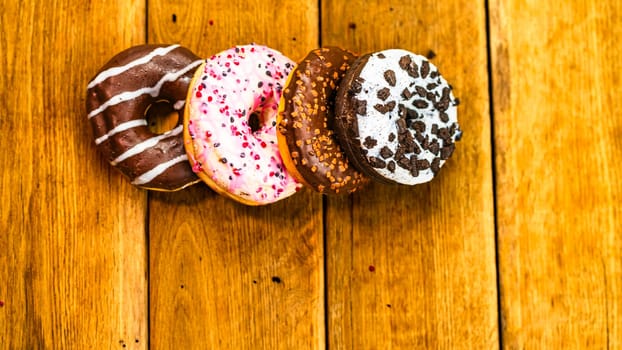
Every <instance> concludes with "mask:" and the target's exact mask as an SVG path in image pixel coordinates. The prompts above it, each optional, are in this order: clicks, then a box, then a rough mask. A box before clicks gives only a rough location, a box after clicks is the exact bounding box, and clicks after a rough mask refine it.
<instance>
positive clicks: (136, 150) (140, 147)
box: [110, 125, 183, 166]
mask: <svg viewBox="0 0 622 350" xmlns="http://www.w3.org/2000/svg"><path fill="white" fill-rule="evenodd" d="M182 131H183V125H179V126H177V127H176V128H175V129H172V130H169V131H167V132H165V133H164V134H161V135H158V136H154V137H152V138H150V139H148V140H145V141H143V142H141V143H139V144H136V145H134V147H132V148H130V149H128V150H127V151H125V152H123V154H121V155H120V156H118V157H117V158H115V159H114V160H113V161H111V162H110V164H112V165H113V166H114V165H117V164H119V163H121V162H122V161H124V160H126V159H128V158H130V157H133V156H135V155H137V154H140V153H142V152H143V151H145V150H146V149H147V148H150V147H153V146H155V145H157V144H158V142H160V141H162V140H163V139H165V138H167V137H171V136H177V135H179V134H181V132H182Z"/></svg>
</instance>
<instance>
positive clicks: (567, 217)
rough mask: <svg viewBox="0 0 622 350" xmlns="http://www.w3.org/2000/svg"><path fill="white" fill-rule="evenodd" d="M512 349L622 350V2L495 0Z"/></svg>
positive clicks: (506, 324)
mask: <svg viewBox="0 0 622 350" xmlns="http://www.w3.org/2000/svg"><path fill="white" fill-rule="evenodd" d="M490 13H491V21H490V23H491V37H492V40H491V48H492V63H493V68H494V69H493V87H494V91H495V93H494V116H495V147H496V150H497V152H496V155H497V156H496V164H497V169H496V174H497V191H496V192H497V198H498V208H499V211H498V225H499V226H498V227H499V260H500V273H501V292H502V293H501V297H502V299H501V306H502V315H503V339H504V344H505V347H506V348H510V349H515V348H516V349H519V348H520V349H522V348H534V347H535V348H548V349H565V348H594V349H596V348H598V349H603V348H608V349H609V348H610V349H617V348H621V347H622V330H621V325H622V238H621V237H620V232H622V231H621V230H620V227H621V226H622V219H621V218H622V209H621V207H620V201H621V199H622V181H621V180H620V179H621V178H622V167H621V166H620V164H619V159H620V158H621V157H622V141H621V138H620V135H622V118H620V113H619V111H618V108H617V106H616V103H617V102H618V101H619V99H620V97H619V96H620V95H621V93H622V88H621V84H620V83H621V80H620V71H622V64H621V63H620V60H619V57H620V55H621V54H622V48H621V47H620V44H619V42H618V38H620V37H621V36H622V24H621V23H622V22H621V21H620V20H621V19H622V3H620V2H619V1H609V2H590V1H572V2H564V3H555V4H553V3H542V2H539V3H537V4H536V3H525V2H524V1H491V2H490Z"/></svg>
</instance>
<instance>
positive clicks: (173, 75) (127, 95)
mask: <svg viewBox="0 0 622 350" xmlns="http://www.w3.org/2000/svg"><path fill="white" fill-rule="evenodd" d="M202 62H203V61H202V60H197V61H194V62H192V63H190V64H189V65H187V66H185V67H184V68H182V69H181V70H178V71H176V72H170V73H167V74H165V75H164V76H163V77H162V79H160V80H159V81H158V82H157V84H156V85H154V86H151V87H144V88H140V89H138V90H135V91H126V92H122V93H120V94H118V95H115V96H112V97H111V98H110V99H109V100H108V101H106V102H104V103H102V104H101V105H100V106H99V107H97V108H95V109H94V110H92V111H91V113H89V115H88V118H89V119H90V118H93V117H94V116H96V115H98V114H100V113H101V112H103V111H105V110H106V109H107V108H108V107H110V106H114V105H118V104H119V103H122V102H125V101H130V100H132V99H135V98H137V97H138V96H141V95H145V94H149V95H151V96H152V97H156V96H158V95H159V94H160V89H161V88H162V85H164V84H165V83H167V82H169V81H175V80H177V79H179V77H181V76H182V75H184V74H186V73H188V72H189V71H190V70H192V69H194V68H196V67H197V66H199V65H200V64H201V63H202Z"/></svg>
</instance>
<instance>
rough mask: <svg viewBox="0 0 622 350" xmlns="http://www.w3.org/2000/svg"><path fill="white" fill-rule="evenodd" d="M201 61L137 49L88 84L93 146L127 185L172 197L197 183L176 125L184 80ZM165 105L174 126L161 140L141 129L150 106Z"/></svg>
mask: <svg viewBox="0 0 622 350" xmlns="http://www.w3.org/2000/svg"><path fill="white" fill-rule="evenodd" d="M201 62H202V61H201V60H200V59H199V58H198V57H197V56H196V55H194V54H193V53H192V52H190V50H188V49H186V48H184V47H181V46H179V45H171V46H163V45H140V46H134V47H132V48H129V49H127V50H125V51H123V52H121V53H119V54H117V55H116V56H114V57H113V58H112V59H111V60H110V61H109V62H108V63H106V65H104V66H103V67H102V68H101V69H100V71H99V72H98V73H97V75H96V76H95V77H94V78H93V79H92V80H91V82H90V83H89V84H88V87H87V88H88V90H87V97H86V109H87V113H88V119H89V120H90V122H91V126H92V127H93V135H94V138H95V144H96V145H97V148H98V149H99V151H100V152H101V153H102V154H103V155H104V156H105V157H106V159H107V160H108V161H109V162H110V164H112V165H113V166H115V167H116V168H117V169H119V170H120V171H121V172H122V173H123V174H125V175H126V176H127V177H128V178H129V179H130V181H131V182H132V184H133V185H135V186H138V187H141V188H145V189H151V190H159V191H175V190H179V189H182V188H184V187H186V186H189V185H191V184H194V183H196V182H198V181H199V179H198V177H197V176H196V175H195V174H194V172H193V171H192V169H191V167H190V164H189V162H188V158H187V156H186V152H185V150H184V145H183V136H182V130H183V126H182V125H181V122H182V120H183V107H184V104H185V99H186V94H187V92H188V86H189V84H190V80H191V79H192V76H193V74H194V71H195V70H196V68H197V67H198V66H199V65H200V64H201ZM162 101H166V102H168V103H170V104H171V105H172V106H173V108H174V110H175V111H176V112H177V113H178V114H179V122H178V124H177V126H176V127H175V128H174V129H172V130H169V131H167V132H165V133H163V134H155V133H153V132H151V131H150V130H149V128H148V127H147V120H146V119H145V114H146V112H147V110H148V109H149V108H150V106H152V105H153V104H155V103H156V102H162Z"/></svg>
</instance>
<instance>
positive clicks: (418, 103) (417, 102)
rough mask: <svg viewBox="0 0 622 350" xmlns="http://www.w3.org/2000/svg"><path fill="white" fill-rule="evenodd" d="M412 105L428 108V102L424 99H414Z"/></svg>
mask: <svg viewBox="0 0 622 350" xmlns="http://www.w3.org/2000/svg"><path fill="white" fill-rule="evenodd" d="M413 106H415V107H417V108H421V109H423V108H428V103H427V102H426V101H425V100H414V101H413Z"/></svg>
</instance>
